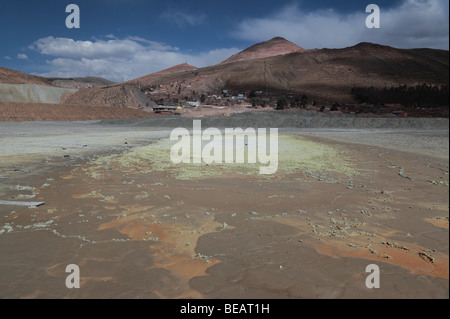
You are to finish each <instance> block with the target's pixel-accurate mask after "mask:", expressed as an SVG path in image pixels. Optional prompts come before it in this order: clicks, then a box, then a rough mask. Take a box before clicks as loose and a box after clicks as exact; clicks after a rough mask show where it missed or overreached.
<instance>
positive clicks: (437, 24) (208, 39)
mask: <svg viewBox="0 0 450 319" xmlns="http://www.w3.org/2000/svg"><path fill="white" fill-rule="evenodd" d="M71 3H74V4H77V5H78V6H79V8H80V28H79V29H68V28H67V27H66V18H67V16H68V15H69V14H70V13H66V6H67V5H69V4H71ZM372 3H373V4H377V5H378V6H379V7H380V10H381V28H380V29H368V28H367V27H366V25H365V20H366V18H367V16H368V13H366V12H365V9H366V6H367V5H368V4H372ZM448 12H449V2H448V0H366V1H361V0H349V1H332V0H314V1H311V0H289V1H284V0H239V1H238V0H227V1H224V0H165V1H161V0H157V1H153V0H70V1H66V0H47V1H35V0H28V1H27V0H1V1H0V41H1V45H0V66H2V67H7V68H11V69H15V70H20V71H22V72H26V73H31V74H36V75H42V76H53V77H75V76H100V77H104V78H107V79H110V80H113V81H122V80H129V79H133V78H137V77H140V76H143V75H146V74H149V73H153V72H156V71H159V70H162V69H165V68H168V67H171V66H173V65H176V64H180V63H184V62H187V63H189V64H192V65H195V66H197V67H204V66H209V65H214V64H216V63H219V62H221V61H223V60H225V59H226V58H228V57H229V56H231V55H232V54H235V53H237V52H239V51H241V50H243V49H245V48H247V47H249V46H251V45H253V44H255V43H258V42H261V41H266V40H269V39H271V38H273V37H275V36H281V37H284V38H286V39H288V40H290V41H292V42H294V43H296V44H297V45H299V46H301V47H303V48H305V49H314V48H343V47H348V46H352V45H355V44H357V43H359V42H374V43H380V44H384V45H390V46H394V47H397V48H418V47H428V48H436V49H444V50H448V49H449V13H448Z"/></svg>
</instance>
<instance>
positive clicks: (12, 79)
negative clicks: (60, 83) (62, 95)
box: [0, 67, 52, 86]
mask: <svg viewBox="0 0 450 319" xmlns="http://www.w3.org/2000/svg"><path fill="white" fill-rule="evenodd" d="M0 83H7V84H38V85H46V86H52V83H51V82H50V81H49V80H48V79H46V78H43V77H40V76H35V75H30V74H25V73H22V72H20V71H16V70H11V69H7V68H2V67H0Z"/></svg>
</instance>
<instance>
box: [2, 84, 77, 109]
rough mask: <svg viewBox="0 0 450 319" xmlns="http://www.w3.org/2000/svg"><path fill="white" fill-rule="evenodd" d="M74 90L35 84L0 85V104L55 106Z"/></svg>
mask: <svg viewBox="0 0 450 319" xmlns="http://www.w3.org/2000/svg"><path fill="white" fill-rule="evenodd" d="M76 91H77V90H75V89H65V88H57V87H50V86H44V85H37V84H3V83H1V84H0V102H19V103H50V104H57V103H59V102H60V101H61V97H62V96H63V95H64V94H67V93H74V92H76Z"/></svg>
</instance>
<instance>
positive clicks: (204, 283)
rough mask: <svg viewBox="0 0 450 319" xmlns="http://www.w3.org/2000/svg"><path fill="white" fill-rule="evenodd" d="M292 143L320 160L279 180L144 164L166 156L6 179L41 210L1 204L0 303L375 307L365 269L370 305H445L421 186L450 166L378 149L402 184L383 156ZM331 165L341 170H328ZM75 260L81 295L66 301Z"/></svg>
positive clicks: (436, 203)
mask: <svg viewBox="0 0 450 319" xmlns="http://www.w3.org/2000/svg"><path fill="white" fill-rule="evenodd" d="M295 139H296V138H294V140H295ZM287 140H288V141H292V139H287ZM285 141H286V140H285ZM298 141H299V142H300V144H299V145H303V147H304V150H305V151H308V149H307V148H312V149H313V151H315V152H318V154H317V156H315V157H314V158H310V159H309V160H308V161H304V162H303V164H302V165H303V166H302V167H300V168H299V169H298V170H295V169H289V168H294V166H295V165H293V164H295V162H294V161H290V162H289V164H290V165H291V166H290V167H287V168H288V169H286V167H285V168H284V169H280V172H279V173H278V174H277V175H276V176H275V177H274V178H265V177H261V176H255V175H238V174H236V172H233V170H232V169H229V171H223V170H221V168H220V167H212V166H210V167H203V168H202V169H204V170H208V173H207V174H200V173H201V172H200V173H199V172H198V170H197V169H196V168H193V169H192V171H191V172H184V173H185V174H186V175H188V176H196V178H194V179H193V180H186V179H180V178H178V176H177V174H171V173H168V172H167V171H166V170H164V169H163V168H164V167H161V165H160V164H155V165H153V164H154V163H153V162H154V161H155V159H156V160H157V159H161V156H160V155H157V154H156V155H155V154H153V155H154V156H153V157H152V156H151V155H152V153H151V151H152V147H151V146H149V147H145V148H134V149H133V150H131V151H127V152H125V153H124V154H122V155H120V154H119V155H115V156H113V157H108V156H102V157H101V159H98V160H92V161H86V162H84V163H81V165H78V166H72V165H67V166H64V167H62V168H60V169H58V170H56V171H54V172H52V173H51V174H47V173H46V174H43V175H42V176H41V177H39V178H35V179H29V180H27V181H32V182H30V183H21V182H20V183H19V181H16V180H14V185H16V184H18V185H30V186H34V187H36V191H35V193H36V194H37V196H38V197H39V198H38V199H39V200H43V201H45V202H46V205H45V206H43V207H39V208H36V209H33V210H29V209H25V208H19V209H15V208H14V209H13V208H11V209H10V208H6V207H4V208H0V209H2V210H1V211H0V213H1V214H2V216H4V219H1V220H0V232H1V231H3V233H2V234H0V236H1V240H2V243H3V244H0V254H1V256H2V258H3V260H4V261H3V263H0V270H2V271H5V272H8V273H10V274H11V276H8V277H6V276H5V277H2V278H0V288H1V289H0V297H4V296H6V297H8V296H16V295H20V296H21V297H35V298H38V297H47V296H63V297H69V298H78V297H81V298H83V297H88V298H91V297H99V296H104V295H105V296H108V297H117V296H120V297H122V296H124V297H127V298H128V297H130V298H133V297H148V298H205V297H206V298H208V297H213V298H221V297H235V298H280V297H281V298H284V297H290V298H314V297H324V296H325V297H337V298H339V297H352V296H357V297H361V296H362V297H369V298H370V297H373V292H368V291H367V290H365V286H364V280H361V281H360V279H361V278H362V276H364V275H365V273H364V268H361V265H365V264H368V263H377V264H378V265H379V266H380V268H381V269H382V270H383V269H385V270H386V269H387V270H386V272H388V273H389V275H390V276H391V279H392V281H391V282H392V283H393V284H392V285H391V286H390V287H388V286H387V285H385V286H384V287H383V289H380V292H379V294H380V295H377V297H378V296H389V297H392V296H394V297H404V296H406V297H412V298H414V297H421V296H436V297H438V298H442V297H445V296H446V291H448V251H447V249H448V221H447V227H439V226H438V227H435V226H437V224H436V225H435V223H439V225H440V223H442V222H443V221H444V222H445V217H438V218H436V217H434V216H447V215H448V188H446V187H441V186H436V185H431V184H429V183H427V180H430V179H433V180H437V179H438V178H439V177H442V179H443V180H444V181H447V180H448V175H445V174H444V173H445V172H443V171H442V170H437V169H435V168H433V167H431V166H434V167H440V166H439V165H438V164H442V165H441V166H442V167H444V168H445V167H446V166H445V165H447V163H448V161H443V160H441V159H439V160H435V159H433V158H427V157H425V158H423V157H420V156H416V155H412V154H406V155H405V154H404V153H396V152H390V153H389V154H385V153H387V152H384V153H383V154H384V157H385V158H388V159H389V160H390V161H392V162H393V163H395V164H396V167H397V166H401V167H403V168H404V173H405V175H408V176H413V177H414V180H413V181H411V180H409V179H406V178H403V177H401V176H399V175H398V169H394V168H392V167H389V166H390V165H388V164H387V163H386V161H384V160H382V159H380V158H379V157H378V154H380V149H379V148H375V147H368V146H365V147H362V146H353V145H352V146H349V145H344V144H337V143H336V142H332V143H331V142H330V143H327V142H324V141H320V144H315V142H316V139H309V138H306V137H305V138H304V139H299V140H298ZM327 148H330V149H328V150H327ZM331 148H334V149H335V150H336V149H339V150H340V151H339V152H335V151H333V149H331ZM160 151H161V150H160V149H158V152H160ZM143 154H144V155H145V156H143V157H142V155H143ZM310 154H311V152H310ZM324 154H329V155H330V156H323V155H324ZM147 155H149V157H147ZM331 155H336V156H339V158H335V157H333V156H331ZM134 156H137V157H134ZM107 158H109V159H112V160H111V161H110V162H108V163H107V165H102V163H106V162H99V160H105V159H107ZM306 159H308V158H306ZM330 160H336V161H335V164H336V163H343V164H345V166H344V167H346V168H347V169H348V170H342V169H339V170H337V169H333V167H334V168H335V167H336V165H334V166H330V167H331V168H332V169H331V170H330V169H328V171H327V170H324V169H323V167H325V166H326V165H327V163H328V161H330ZM315 161H322V163H315ZM129 163H132V164H133V165H129V166H127V164H129ZM430 163H431V164H430ZM428 164H430V165H428ZM141 166H142V167H141ZM102 167H103V168H102ZM97 168H98V169H97ZM183 169H184V170H186V171H188V170H189V169H190V167H189V166H186V167H184V168H183ZM239 169H246V168H245V167H240V168H239ZM143 171H145V172H147V173H143ZM347 172H356V173H357V174H347ZM219 173H220V174H219ZM3 174H4V173H2V174H0V175H2V176H3ZM349 175H350V176H349ZM67 178H70V180H68V179H67ZM47 179H50V180H47ZM44 183H48V184H49V186H46V187H42V188H41V187H40V185H43V184H44ZM3 192H4V194H5V196H17V195H19V194H25V193H24V192H22V193H21V192H19V191H16V190H12V189H9V190H3ZM26 194H28V193H26ZM13 210H14V212H13ZM444 226H445V223H444ZM36 242H38V243H39V245H36ZM30 256H31V257H32V258H30ZM71 263H75V264H78V265H79V266H80V268H81V271H82V275H81V277H82V286H83V288H82V289H80V290H78V291H77V292H76V293H74V294H72V295H68V292H67V290H65V288H64V280H65V276H67V274H65V272H64V269H65V266H66V265H68V264H71ZM36 269H38V270H36ZM361 269H363V270H361ZM41 272H43V274H42V273H41ZM24 273H25V274H27V275H29V274H31V276H29V279H28V280H27V281H26V283H27V285H28V286H29V288H27V287H25V286H24V285H23V283H24V279H23V278H24V276H23V274H24ZM419 275H420V276H419ZM44 280H50V281H48V284H46V285H43V282H44ZM404 282H407V283H408V285H410V286H409V287H413V288H411V289H409V290H408V291H406V292H405V289H404V288H403V287H404V286H403V283H404ZM419 283H420V285H419ZM3 287H4V289H3ZM58 287H62V288H58ZM414 287H417V288H414ZM424 287H425V288H424ZM346 293H347V294H346ZM352 293H353V294H352ZM447 294H448V293H447Z"/></svg>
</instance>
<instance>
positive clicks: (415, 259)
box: [314, 241, 449, 279]
mask: <svg viewBox="0 0 450 319" xmlns="http://www.w3.org/2000/svg"><path fill="white" fill-rule="evenodd" d="M314 248H315V249H316V251H317V252H319V253H321V254H324V255H327V256H330V257H333V258H337V259H339V258H342V257H354V258H364V259H367V260H372V261H378V262H383V263H389V264H392V265H396V266H400V267H402V268H404V269H406V270H408V271H409V272H411V273H412V274H427V275H430V276H434V277H441V278H445V279H449V258H448V255H446V254H443V253H440V252H432V253H431V255H432V256H434V257H433V260H434V261H433V262H432V261H431V260H428V259H426V258H422V257H421V253H423V252H424V251H426V249H424V248H420V247H414V248H411V249H409V248H399V247H389V246H386V245H383V244H372V245H371V248H370V249H369V248H367V247H364V246H361V247H358V248H352V247H349V246H348V244H346V243H344V242H336V241H335V242H330V241H327V242H326V245H323V243H322V244H320V245H314ZM427 255H428V254H427Z"/></svg>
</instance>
